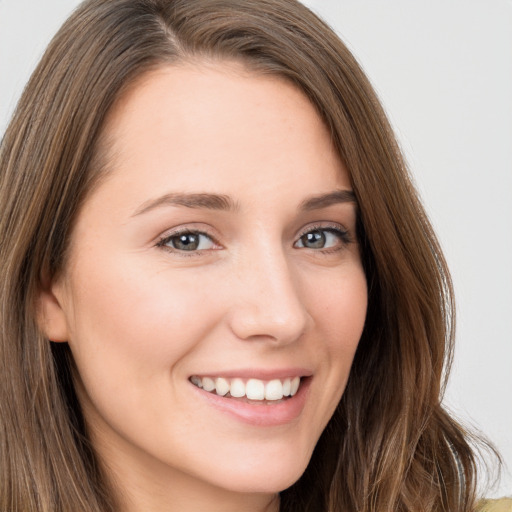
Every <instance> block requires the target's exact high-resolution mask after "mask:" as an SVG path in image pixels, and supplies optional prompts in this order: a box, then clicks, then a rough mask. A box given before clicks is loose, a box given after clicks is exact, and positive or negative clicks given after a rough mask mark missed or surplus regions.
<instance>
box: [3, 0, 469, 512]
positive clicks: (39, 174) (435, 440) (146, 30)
mask: <svg viewBox="0 0 512 512" xmlns="http://www.w3.org/2000/svg"><path fill="white" fill-rule="evenodd" d="M218 60H220V61H226V60H228V61H236V62H241V63H242V64H244V65H245V66H247V68H248V69H250V70H251V71H253V72H257V73H264V74H270V75H276V76H279V77H282V78H285V79H286V80H289V81H290V82H292V83H293V84H295V85H296V86H297V87H298V88H300V89H301V90H302V91H303V92H304V94H305V95H306V96H307V97H308V98H309V100H310V101H311V102H312V103H313V104H314V105H315V107H316V108H317V110H318V112H319V114H320V115H321V117H322V118H323V120H324V122H325V123H326V125H327V127H328V128H329V130H330V133H331V136H332V140H333V144H334V146H335V147H336V150H337V151H338V153H339V155H340V157H341V159H342V161H343V162H344V164H345V166H346V168H347V169H348V171H349V174H350V176H351V181H352V185H353V189H354V192H355V195H356V197H357V201H358V206H359V219H358V231H359V240H360V244H361V247H362V258H363V263H364V267H365V272H366V276H367V281H368V291H369V304H368V314H367V319H366V324H365V328H364V332H363V335H362V338H361V341H360V344H359V347H358V350H357V353H356V357H355V360H354V363H353V367H352V370H351V374H350V377H349V382H348V385H347V388H346V390H345V393H344V395H343V398H342V400H341V402H340V404H339V406H338V408H337V410H336V412H335V414H334V416H333V418H332V419H331V421H330V422H329V424H328V426H327V428H326V429H325V431H324V433H323V434H322V437H321V439H320V441H319V442H318V445H317V447H316V449H315V452H314V454H313V457H312V460H311V462H310V464H309V466H308V468H307V469H306V471H305V473H304V475H303V476H302V478H301V479H300V480H299V481H298V482H297V483H296V484H294V485H293V486H292V487H291V488H289V489H287V490H284V491H283V492H282V493H281V510H282V511H283V512H291V511H293V512H301V511H303V512H313V511H318V510H324V511H329V512H341V511H344V512H350V511H352V512H355V511H358V512H370V511H376V510H395V511H398V512H402V511H403V512H405V511H412V510H414V511H422V512H433V511H438V510H447V511H448V510H458V511H461V512H469V511H471V510H473V506H474V499H475V475H476V466H475V459H474V456H473V452H472V450H471V449H470V446H469V444H468V434H467V433H466V432H465V431H464V430H463V429H462V428H461V426H460V425H458V424H457V423H456V422H455V421H454V420H453V419H452V418H451V417H450V416H449V415H448V414H447V413H446V412H445V410H444V409H443V407H442V406H441V403H440V399H441V397H442V393H443V390H444V380H443V378H444V377H443V376H446V375H447V373H448V371H447V370H446V372H445V373H444V374H443V368H445V369H447V368H449V364H450V361H451V357H452V346H453V338H454V305H453V298H452V297H453V294H452V285H451V281H450V277H449V274H448V271H447V268H446V263H445V261H444V259H443V256H442V253H441V250H440V248H439V245H438V242H437V240H436V237H435V235H434V233H433V231H432V228H431V226H430V224H429V222H428V219H427V217H426V215H425V212H424V210H423V208H422V206H421V203H420V201H419V199H418V196H417V194H416V192H415V190H414V187H413V185H412V182H411V179H410V176H409V175H408V171H407V168H406V166H405V164H404V160H403V157H402V155H401V153H400V150H399V148H398V145H397V143H396V140H395V138H394V135H393V133H392V130H391V128H390V126H389V123H388V121H387V119H386V116H385V114H384V112H383V110H382V107H381V106H380V104H379V101H378V99H377V97H376V95H375V93H374V91H373V89H372V87H371V85H370V84H369V82H368V80H367V78H366V77H365V75H364V73H363V72H362V70H361V69H360V67H359V65H358V64H357V62H356V61H355V59H354V57H353V56H352V55H351V53H350V52H349V51H348V50H347V48H346V47H345V46H344V45H343V43H342V42H341V41H340V40H339V38H338V37H337V36H336V35H335V34H334V32H333V31H332V30H330V29H329V27H327V26H326V25H325V23H324V22H322V21H321V20H319V19H318V18H317V17H316V16H315V15H314V14H313V13H312V12H310V11H309V10H308V9H307V8H306V7H304V6H303V5H301V4H300V3H298V2H296V1H294V0H258V1H257V2H255V1H253V0H236V1H235V0H211V1H209V2H204V1H201V0H110V1H108V2H105V1H102V0H89V1H87V2H85V3H83V4H82V5H81V6H80V7H79V8H78V9H77V10H76V11H75V12H74V13H73V15H72V16H71V17H70V18H69V19H68V21H67V22H66V23H65V24H64V25H63V27H62V28H61V30H60V31H59V32H58V34H57V35H56V36H55V38H54V39H53V41H52V42H51V44H50V46H49V47H48V50H47V52H46V53H45V55H44V57H43V59H42V60H41V62H40V64H39V66H38V67H37V69H36V70H35V72H34V74H33V75H32V78H31V80H30V82H29V83H28V85H27V87H26V89H25V91H24V93H23V96H22V98H21V100H20V102H19V104H18V107H17V109H16V112H15V114H14V117H13V119H12V122H11V123H10V126H9V128H8V130H7V132H6V134H5V136H4V139H3V140H2V143H1V145H0V171H1V174H0V204H1V205H2V206H1V207H2V214H1V215H0V260H1V261H2V269H1V270H0V287H1V288H0V290H1V294H0V301H1V302H0V329H1V331H0V332H1V340H0V351H1V354H0V465H1V467H2V475H1V477H0V482H1V484H0V509H1V510H12V511H22V510H23V511H24V512H36V511H37V512H50V511H51V512H59V511H61V512H65V511H69V510H84V511H87V512H100V511H101V512H106V511H112V512H113V511H114V510H116V504H115V502H114V500H113V493H112V488H111V481H110V478H109V477H108V475H107V473H106V472H105V471H104V470H103V469H102V465H101V461H98V460H97V457H96V455H95V453H94V449H93V447H92V446H91V444H90V441H89V438H88V434H87V427H86V424H85V422H84V419H83V417H82V413H81V410H80V406H79V404H78V400H77V397H76V394H75V391H74V386H73V372H74V365H73V360H72V357H71V354H70V352H69V348H68V347H67V345H66V344H55V343H50V342H49V340H48V339H47V338H46V337H45V336H44V335H43V334H42V333H41V330H40V329H39V327H38V325H37V311H36V309H37V304H36V296H37V292H38V290H39V289H40V287H41V286H42V279H43V278H47V279H51V278H52V277H55V276H56V275H57V274H58V272H59V271H60V270H62V268H63V265H64V263H65V259H66V249H67V244H68V242H69V238H70V233H71V231H72V229H73V222H74V219H75V218H76V215H77V212H78V211H79V210H80V207H81V204H82V203H83V201H84V200H85V198H86V197H87V195H88V194H89V193H90V191H91V190H92V189H93V188H94V186H95V185H97V184H98V183H99V182H100V181H99V180H101V177H102V176H104V175H108V169H109V156H111V155H110V152H109V150H110V144H109V141H108V138H107V137H105V136H104V133H103V130H104V127H105V122H106V118H107V116H108V114H109V112H110V111H111V110H112V108H113V106H114V105H115V103H116V101H119V99H120V98H121V97H122V96H123V94H124V93H125V92H126V91H127V90H128V88H130V87H133V86H134V84H136V82H137V80H138V79H140V78H141V77H143V76H144V75H145V74H146V73H148V72H149V71H151V70H154V69H157V68H159V67H161V66H168V65H176V64H178V63H180V62H200V61H218ZM443 365H444V366H443Z"/></svg>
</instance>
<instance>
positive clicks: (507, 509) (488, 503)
mask: <svg viewBox="0 0 512 512" xmlns="http://www.w3.org/2000/svg"><path fill="white" fill-rule="evenodd" d="M476 510H477V512H512V498H503V499H501V500H482V501H480V502H479V503H478V507H477V509H476Z"/></svg>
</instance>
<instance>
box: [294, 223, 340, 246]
mask: <svg viewBox="0 0 512 512" xmlns="http://www.w3.org/2000/svg"><path fill="white" fill-rule="evenodd" d="M349 242H350V240H349V236H348V233H347V232H346V231H344V230H341V229H337V228H315V229H311V230H310V231H307V232H306V233H304V234H303V235H302V236H301V237H300V238H299V239H298V240H297V242H295V247H299V248H306V249H335V248H341V246H344V245H346V244H347V243H349Z"/></svg>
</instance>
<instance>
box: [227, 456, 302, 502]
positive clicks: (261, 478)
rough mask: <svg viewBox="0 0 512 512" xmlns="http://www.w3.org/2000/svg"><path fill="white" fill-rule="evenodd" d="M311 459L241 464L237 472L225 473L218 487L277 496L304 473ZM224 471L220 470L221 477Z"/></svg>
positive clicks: (292, 458)
mask: <svg viewBox="0 0 512 512" xmlns="http://www.w3.org/2000/svg"><path fill="white" fill-rule="evenodd" d="M308 463H309V457H307V458H301V459H300V460H298V459H297V458H296V457H290V459H289V460H283V459H282V458H280V459H279V458H278V457H277V456H276V457H275V458H271V459H270V460H268V461H266V462H263V461H259V462H256V463H255V461H250V460H248V461H247V463H246V464H240V465H238V467H237V468H236V469H235V471H230V472H227V471H226V472H223V475H222V477H221V479H219V480H222V481H218V482H217V485H219V486H220V487H224V488H227V489H230V490H231V491H234V492H240V493H264V494H276V493H279V492H281V491H284V490H285V489H287V488H288V487H290V486H292V485H293V484H294V483H295V482H296V481H297V480H298V479H299V478H300V477H301V476H302V474H303V473H304V471H305V470H306V468H307V465H308ZM221 472H222V469H220V468H219V473H218V475H219V476H220V474H221Z"/></svg>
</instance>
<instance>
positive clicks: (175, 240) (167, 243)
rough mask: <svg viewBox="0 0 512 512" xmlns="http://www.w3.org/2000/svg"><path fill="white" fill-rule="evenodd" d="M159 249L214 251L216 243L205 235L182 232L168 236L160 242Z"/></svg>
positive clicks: (196, 232)
mask: <svg viewBox="0 0 512 512" xmlns="http://www.w3.org/2000/svg"><path fill="white" fill-rule="evenodd" d="M158 246H159V247H165V248H168V249H171V250H175V251H186V252H192V251H203V250H208V249H214V248H215V247H216V244H215V242H214V241H213V240H212V239H211V237H209V236H208V235H207V234H205V233H200V232H198V231H182V232H181V233H174V234H172V235H170V236H167V237H165V238H163V239H162V240H160V242H158Z"/></svg>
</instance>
